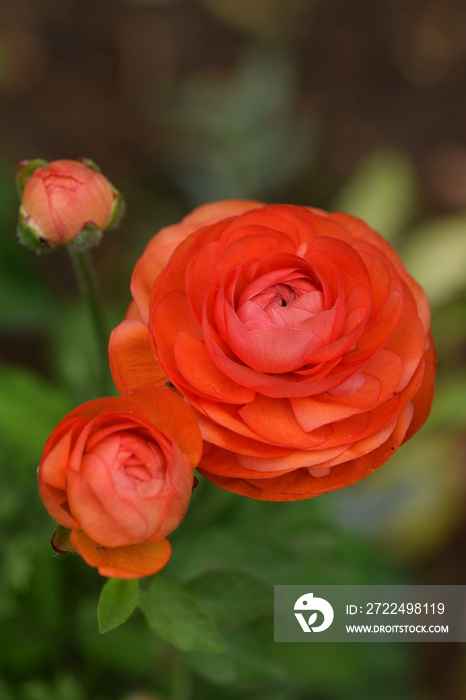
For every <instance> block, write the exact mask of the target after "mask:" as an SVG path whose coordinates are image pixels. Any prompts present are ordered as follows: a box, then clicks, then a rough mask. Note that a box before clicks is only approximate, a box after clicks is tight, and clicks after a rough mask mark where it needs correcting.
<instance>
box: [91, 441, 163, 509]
mask: <svg viewBox="0 0 466 700" xmlns="http://www.w3.org/2000/svg"><path fill="white" fill-rule="evenodd" d="M93 442H94V441H92V440H91V441H90V447H89V446H88V449H87V452H86V454H85V455H84V457H83V462H82V469H83V473H85V474H86V478H87V479H88V481H89V482H90V483H94V482H95V480H96V479H97V480H99V479H100V478H101V477H100V476H99V474H100V470H101V469H105V470H106V471H107V473H108V475H109V476H111V479H112V481H113V483H114V485H115V488H116V489H117V491H118V492H119V493H120V494H121V495H125V494H126V496H129V494H130V493H137V494H138V496H141V495H146V496H149V495H151V496H153V495H155V494H157V493H158V492H159V491H160V490H161V489H162V488H163V486H164V481H165V474H166V458H165V456H164V455H163V453H162V451H161V449H160V447H159V446H158V445H156V444H155V443H154V442H153V441H150V440H148V439H147V438H145V437H143V436H140V435H138V434H137V433H134V432H132V431H130V430H127V431H122V432H118V433H115V434H113V435H109V436H106V437H104V438H103V439H100V440H97V441H96V442H95V444H93Z"/></svg>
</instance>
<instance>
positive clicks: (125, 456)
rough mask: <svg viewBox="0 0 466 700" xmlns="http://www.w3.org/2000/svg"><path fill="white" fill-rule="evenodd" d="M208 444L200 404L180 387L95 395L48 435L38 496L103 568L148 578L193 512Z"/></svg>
mask: <svg viewBox="0 0 466 700" xmlns="http://www.w3.org/2000/svg"><path fill="white" fill-rule="evenodd" d="M201 452H202V440H201V436H200V432H199V428H198V425H197V423H196V420H195V418H194V416H193V414H192V411H191V410H190V409H189V408H188V406H187V405H186V404H185V403H184V402H183V400H182V399H181V398H179V397H178V396H176V395H175V394H174V393H173V392H170V391H168V390H166V389H160V388H156V387H141V388H138V389H135V390H134V391H130V392H128V393H127V394H126V395H124V396H121V397H120V398H115V397H111V398H103V399H96V400H94V401H89V402H88V403H85V404H83V405H82V406H79V407H78V408H76V409H74V410H73V411H71V413H69V414H68V415H67V416H66V417H65V418H63V420H61V421H60V423H59V424H58V425H57V426H56V428H55V430H54V431H53V433H52V434H51V435H50V437H49V439H48V440H47V442H46V445H45V448H44V451H43V454H42V458H41V462H40V465H39V470H38V479H39V492H40V496H41V498H42V500H43V502H44V505H45V507H46V508H47V510H48V512H49V514H50V515H51V516H52V518H54V519H55V520H56V521H57V522H58V523H59V524H60V525H62V526H63V527H65V528H68V529H70V530H71V536H70V539H71V544H72V545H73V547H74V549H75V550H76V551H77V552H78V553H79V554H80V555H81V556H82V557H83V558H84V559H85V561H86V562H87V563H88V564H89V565H90V566H95V567H97V568H98V570H99V573H100V574H102V576H114V577H117V578H140V577H141V576H149V575H150V574H153V573H155V572H156V571H159V570H160V569H161V568H162V567H163V566H165V564H166V563H167V561H168V559H169V558H170V553H171V548H170V544H169V543H168V541H167V539H166V536H167V535H169V534H170V533H171V532H172V531H173V530H175V528H177V527H178V525H179V524H180V522H181V520H182V519H183V517H184V515H185V512H186V509H187V507H188V503H189V500H190V496H191V491H192V487H193V479H194V477H193V469H194V468H195V467H196V466H197V464H198V462H199V458H200V455H201Z"/></svg>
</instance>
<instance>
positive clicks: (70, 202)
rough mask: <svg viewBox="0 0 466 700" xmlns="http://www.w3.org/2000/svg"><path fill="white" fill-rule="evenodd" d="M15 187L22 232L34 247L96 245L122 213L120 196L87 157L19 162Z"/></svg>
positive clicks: (24, 239)
mask: <svg viewBox="0 0 466 700" xmlns="http://www.w3.org/2000/svg"><path fill="white" fill-rule="evenodd" d="M17 186H18V191H19V194H20V197H21V206H20V209H19V220H18V235H19V238H20V240H21V242H22V243H24V244H25V245H27V246H28V247H30V248H33V249H34V250H36V251H42V250H50V249H52V248H54V247H56V246H58V245H63V244H68V243H71V241H73V245H74V246H75V247H78V248H81V249H86V248H89V247H91V246H94V245H96V244H97V243H99V242H100V239H101V237H102V231H105V230H107V229H109V228H113V227H114V226H115V225H116V224H117V223H118V221H119V220H120V218H121V216H122V214H123V209H124V202H123V198H122V196H121V194H120V193H119V192H118V190H116V189H115V187H113V185H112V184H111V183H110V182H109V181H108V180H107V178H106V177H104V176H103V175H102V173H101V172H100V170H99V168H98V167H97V166H96V165H95V163H93V161H91V160H89V159H80V160H56V161H53V162H51V163H46V161H43V160H32V161H21V162H20V163H19V164H18V171H17Z"/></svg>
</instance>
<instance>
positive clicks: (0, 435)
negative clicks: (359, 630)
mask: <svg viewBox="0 0 466 700" xmlns="http://www.w3.org/2000/svg"><path fill="white" fill-rule="evenodd" d="M465 28H466V3H465V2H464V1H463V0H378V1H377V2H373V0H94V1H92V0H46V1H45V2H37V1H36V0H15V2H11V3H7V2H6V0H3V2H1V5H0V134H1V136H0V225H1V233H0V324H1V325H0V343H1V350H0V379H1V383H0V387H1V388H0V446H1V449H2V452H1V453H0V458H1V472H0V527H1V530H0V533H2V534H0V540H1V541H0V552H1V555H0V559H1V561H0V625H1V626H2V627H1V628H0V630H1V631H0V644H2V645H3V644H6V646H7V647H8V651H7V652H5V654H4V653H3V652H2V654H1V655H0V697H1V698H2V700H3V698H5V700H10V698H14V700H18V699H19V700H42V699H44V700H45V698H48V699H50V698H52V699H56V700H82V698H86V699H87V698H93V699H94V700H107V698H118V700H120V698H121V699H123V698H124V700H137V699H139V700H143V699H144V698H147V700H149V699H150V698H152V700H155V699H156V698H173V700H187V698H189V697H193V698H194V697H203V698H211V697H212V698H218V697H225V698H239V697H242V698H243V697H244V698H249V697H251V698H254V699H255V700H256V699H259V700H260V699H261V698H264V699H265V698H267V700H308V699H309V700H310V699H311V698H312V699H313V700H340V699H341V700H348V699H350V700H351V699H352V698H355V699H356V698H357V700H365V699H366V698H367V700H369V698H371V699H372V698H375V697H377V698H380V699H387V700H392V699H393V698H397V700H402V699H403V698H406V699H407V700H418V699H419V700H437V699H438V700H440V698H441V699H442V700H461V698H464V697H466V678H465V675H464V667H465V662H466V658H465V653H464V645H463V646H460V645H453V644H424V645H419V646H417V645H408V646H409V647H410V649H407V648H406V647H404V646H401V645H385V644H383V645H373V647H372V649H371V650H368V649H367V648H366V645H340V646H339V648H337V646H338V645H335V646H334V645H322V647H326V646H327V647H328V648H326V649H320V651H319V652H318V653H317V652H314V647H315V646H316V645H313V653H317V657H316V659H317V660H314V663H312V662H311V661H310V660H309V659H308V658H307V657H306V656H305V655H304V656H303V653H304V652H303V653H301V652H299V653H298V652H297V653H296V658H295V659H294V666H293V659H290V658H288V657H289V656H290V652H289V651H288V656H287V653H286V652H281V654H282V657H283V658H281V659H280V662H279V661H274V662H273V663H274V664H275V663H276V664H277V667H278V666H279V664H280V663H281V664H282V666H283V669H285V670H284V671H283V674H284V675H281V676H277V677H276V676H275V675H274V673H273V672H272V670H271V669H272V666H273V664H272V662H271V661H270V658H269V657H264V658H262V657H261V656H260V654H259V652H258V651H257V649H258V648H259V646H260V645H259V643H257V645H256V646H257V649H256V651H257V654H258V658H259V661H258V662H257V664H256V666H254V669H255V671H254V672H252V671H251V670H250V668H249V667H248V670H247V672H245V671H244V659H243V661H242V662H241V663H243V665H241V663H240V662H239V661H238V658H237V656H234V654H233V651H232V655H233V656H232V658H234V659H236V660H235V661H234V663H233V662H232V663H233V666H232V667H231V668H233V671H232V670H231V668H230V667H228V669H226V670H225V671H224V677H223V678H221V672H219V671H217V674H216V673H215V669H214V668H213V666H214V665H215V664H212V662H209V660H208V659H207V660H206V659H205V658H204V659H202V658H201V659H199V658H197V657H191V658H190V660H189V661H188V662H187V663H188V665H190V667H191V669H194V681H192V685H191V686H190V688H191V690H189V691H188V690H186V688H187V686H186V685H185V686H183V685H181V686H179V685H178V686H177V685H176V684H175V686H174V689H173V687H172V685H170V683H169V681H168V680H166V678H165V675H164V674H165V666H166V664H165V661H166V658H168V657H166V655H167V653H168V652H167V651H166V650H165V649H164V648H162V649H159V647H158V646H157V644H156V643H155V642H154V641H153V639H152V638H151V637H147V634H148V633H147V632H146V631H145V629H144V627H143V625H142V622H141V621H140V620H139V619H137V620H136V621H134V625H133V627H131V625H132V624H133V621H131V622H130V623H128V624H127V625H126V626H125V627H127V628H128V630H129V631H125V632H124V631H121V633H120V632H117V633H110V634H109V636H108V637H102V638H99V637H98V635H97V634H94V633H95V613H94V612H93V610H94V607H95V603H96V600H97V596H98V591H99V587H100V586H101V583H102V582H101V580H100V579H99V577H98V576H97V575H96V574H95V572H88V571H87V570H86V572H85V573H83V569H84V568H85V567H84V565H83V564H82V562H75V561H74V560H73V562H72V563H69V560H68V559H67V558H65V559H66V561H65V563H62V561H60V562H59V563H57V559H52V558H50V555H49V549H48V537H49V536H50V534H51V532H52V531H53V523H51V521H50V519H48V516H47V515H46V514H45V513H44V511H43V508H42V506H41V504H40V502H39V501H38V497H37V494H36V484H35V478H34V470H35V466H36V464H37V460H38V457H39V455H40V452H41V449H42V445H43V443H44V441H45V439H46V437H47V435H48V433H49V432H50V430H51V429H52V428H53V426H54V424H55V422H57V421H58V420H59V419H60V417H61V416H62V415H63V414H64V412H65V411H66V410H68V409H70V408H71V407H73V406H74V405H76V403H78V402H80V401H83V400H86V399H88V398H92V397H93V396H95V395H97V390H96V388H95V387H96V381H95V372H96V363H95V354H93V353H94V351H95V348H93V339H92V335H91V330H90V329H89V328H88V326H87V319H86V317H85V314H84V312H83V308H82V306H81V304H80V300H79V295H78V291H77V287H76V283H75V281H74V279H73V274H72V269H71V266H70V265H69V263H68V260H67V257H66V253H65V252H63V251H58V252H55V253H54V254H53V255H43V256H35V255H32V254H30V253H29V252H28V251H26V250H25V249H24V248H22V247H20V246H19V245H18V244H17V242H16V238H15V227H16V215H17V208H18V201H17V197H16V193H15V189H14V173H15V166H16V163H17V162H18V161H19V160H22V159H30V158H44V159H46V160H54V159H59V158H75V157H78V156H87V157H90V158H92V159H94V160H95V161H96V162H97V163H98V164H99V165H100V167H101V168H102V170H103V172H104V174H105V175H107V177H108V178H109V179H110V180H111V181H112V182H113V183H114V184H115V186H117V187H118V188H119V189H120V190H121V191H122V192H123V194H124V196H125V198H126V202H127V214H126V216H125V218H124V220H123V222H122V224H121V226H120V228H119V229H118V230H117V231H115V232H111V233H109V234H107V235H106V237H105V240H104V243H103V244H102V245H101V246H100V248H99V249H98V250H96V251H94V252H93V258H94V260H95V263H96V267H97V271H98V275H99V281H100V286H101V290H102V295H103V298H104V300H105V303H106V308H107V313H108V325H109V329H110V328H111V327H112V325H115V324H116V323H118V322H119V320H120V319H121V318H122V316H123V314H124V310H125V307H126V305H127V303H128V301H129V299H130V295H129V280H130V275H131V270H132V268H133V265H134V263H135V261H136V260H137V258H138V257H139V255H140V254H141V252H142V250H143V248H144V245H145V244H146V242H147V241H148V240H149V238H150V236H152V235H153V234H154V233H155V232H156V231H157V230H158V229H159V228H160V227H162V226H164V225H167V224H170V223H175V222H177V221H179V220H180V218H181V217H182V216H183V215H185V214H186V213H188V211H190V210H191V209H192V208H193V207H194V206H196V205H198V204H201V203H203V202H206V201H212V200H216V199H222V198H232V197H234V198H237V197H245V198H255V199H261V200H263V201H270V202H290V203H296V204H306V205H312V206H317V207H322V208H325V209H328V210H335V209H343V210H346V211H349V212H351V213H354V214H357V215H360V216H362V217H363V218H365V219H366V220H367V221H368V223H370V224H371V225H373V226H374V227H375V228H376V229H377V230H379V231H380V233H382V234H383V235H384V236H386V237H387V239H388V240H390V241H391V242H392V243H393V245H395V247H397V248H398V249H399V251H400V253H401V254H402V257H403V259H404V260H405V262H406V264H407V266H408V269H409V270H410V271H411V272H412V273H413V274H414V275H415V276H416V277H417V278H418V279H419V280H420V281H421V283H422V284H423V285H424V287H425V289H426V291H427V293H428V295H429V298H430V300H431V304H432V310H433V329H434V334H435V337H436V343H437V347H438V351H439V380H438V389H437V398H436V401H435V405H434V411H433V413H432V416H431V418H430V419H429V422H428V424H427V426H426V427H425V428H424V429H423V431H422V432H421V433H420V435H419V436H417V437H416V438H415V439H414V440H413V441H412V442H411V443H410V444H409V445H407V446H406V447H404V448H402V449H401V450H400V452H399V453H397V455H396V456H395V457H394V458H393V460H391V462H390V464H389V465H387V466H386V467H384V469H382V470H380V472H378V473H377V474H375V475H374V476H373V477H371V479H369V480H367V481H365V482H363V483H361V484H360V485H357V486H355V487H351V488H349V489H346V490H344V491H343V492H340V493H337V494H329V495H328V496H325V497H321V498H319V499H315V500H314V501H312V503H309V504H288V505H285V506H283V508H282V509H281V510H280V511H278V510H277V509H276V508H275V506H273V505H272V504H258V503H255V502H250V501H247V500H246V499H235V498H234V497H231V496H229V495H228V494H223V493H222V495H221V496H218V497H217V496H215V495H212V499H213V500H212V503H214V504H215V503H217V506H215V505H214V506H211V507H210V510H209V513H210V515H206V514H205V513H204V514H203V512H202V509H201V508H200V506H199V504H197V505H196V503H194V504H193V506H192V508H191V509H190V513H189V517H190V518H191V519H192V523H191V524H192V528H193V529H194V531H195V528H196V527H199V528H201V529H202V528H207V530H209V528H210V529H212V528H215V527H217V525H218V524H219V523H220V524H221V525H222V526H223V527H224V528H225V529H226V530H225V531H228V532H230V535H231V533H233V532H238V533H239V532H243V530H242V528H243V529H244V528H246V529H247V528H253V529H254V528H258V532H260V526H259V525H257V520H258V513H259V510H260V513H261V518H262V519H263V521H264V523H265V524H267V523H269V522H272V523H273V526H272V529H274V528H275V529H276V530H277V532H278V535H277V537H278V539H279V540H280V543H281V544H280V546H281V545H283V543H284V542H286V546H291V547H292V548H291V554H290V552H289V554H290V556H291V555H293V556H294V557H295V559H296V558H299V557H302V553H303V551H305V552H307V553H309V554H308V559H309V561H308V568H307V569H302V570H299V571H298V570H297V569H296V571H295V574H291V573H290V574H289V579H288V580H284V578H283V575H282V578H281V580H278V579H277V576H278V573H277V571H278V570H277V571H275V573H274V570H273V568H272V569H271V568H270V566H269V568H267V566H268V565H267V566H265V565H264V567H263V569H260V566H259V564H257V567H258V568H257V567H256V568H254V567H255V566H256V564H255V563H253V560H254V561H255V560H256V554H254V553H252V554H250V556H251V562H250V563H249V564H248V561H247V553H244V552H242V551H241V547H240V550H239V553H238V561H239V562H241V561H242V556H243V555H244V561H242V564H241V565H242V566H243V568H246V569H248V566H250V568H251V571H253V572H254V573H256V574H260V575H261V576H262V578H264V579H267V580H268V582H269V583H271V584H273V583H300V582H301V580H302V581H303V582H304V583H306V582H307V581H309V580H311V577H312V576H317V578H319V579H322V580H324V579H325V578H326V576H327V579H326V580H327V582H329V581H331V582H332V583H340V582H341V583H353V582H366V583H375V582H381V583H389V582H400V581H403V582H406V581H408V582H414V583H445V584H451V583H457V584H464V583H465V577H464V573H465V568H464V561H465V558H464V552H465V542H466V537H465V519H464V505H465V479H464V464H465V446H466V443H465V439H464V435H465V423H466V373H465V363H464V357H465V351H466V324H465V319H466V294H465V288H466V285H465V279H466V275H465V272H464V271H465V269H466V35H465ZM25 431H26V436H27V437H25ZM201 487H202V488H204V493H205V494H207V497H209V494H210V493H211V492H210V491H209V485H208V484H205V483H204V484H201ZM216 498H219V499H223V500H218V501H215V499H216ZM233 503H234V505H232V504H233ZM196 509H197V510H196ZM209 517H210V518H211V520H210V521H209ZM265 524H264V525H263V527H265ZM280 528H281V530H280ZM31 530H34V532H31ZM207 530H206V531H207ZM312 533H317V534H316V535H315V536H314V535H313V534H312ZM319 533H320V534H319ZM323 533H324V534H325V537H328V538H329V539H328V541H327V540H326V539H325V537H324V540H325V542H326V543H327V544H326V545H323V544H322V539H319V537H322V536H323ZM328 533H331V536H330V535H329V534H328ZM247 536H248V537H250V532H248V535H247ZM238 537H239V534H238ZM348 538H349V539H348ZM181 539H182V534H181V533H180V550H179V551H183V543H182V542H181ZM290 543H291V544H290ZM327 545H328V547H327ZM186 546H187V545H185V549H186ZM212 546H214V545H212ZM232 546H234V545H232ZM264 546H265V545H264ZM270 546H271V547H272V548H273V547H274V546H277V543H276V542H275V544H274V543H273V542H272V543H271V545H270ZM326 547H327V548H326ZM293 548H294V549H293ZM332 548H333V549H332ZM222 549H224V548H222V547H220V548H219V553H218V556H219V562H220V565H221V564H222V552H221V550H222ZM329 552H330V554H329ZM223 556H224V554H223ZM280 556H282V555H280ZM283 556H284V555H283ZM328 557H330V559H328ZM332 557H333V559H332ZM317 559H318V560H319V561H320V563H319V564H318V565H317V569H314V568H312V566H311V563H312V561H314V563H315V561H316V560H317ZM327 559H328V561H331V562H333V564H331V565H329V567H327V568H326V566H327V563H326V562H327ZM178 561H179V560H178ZM44 562H45V563H44ZM269 563H270V562H269ZM334 565H335V566H336V568H334V569H332V566H334ZM169 566H171V564H170V565H169ZM177 566H178V568H177ZM319 567H320V568H319ZM339 567H340V568H339ZM182 570H183V569H182V567H181V568H180V565H179V564H177V562H176V560H175V561H174V563H173V568H172V569H171V570H170V569H169V571H171V572H172V574H173V576H174V577H175V578H176V577H177V575H179V577H180V578H183V576H182ZM70 571H71V573H70ZM193 571H195V572H196V571H197V570H196V567H194V569H193ZM200 571H202V566H201V564H199V572H200ZM293 571H294V569H293ZM316 571H317V573H316ZM57 572H58V573H57ZM180 572H181V573H180ZM281 572H282V574H283V571H281ZM332 572H333V573H332ZM94 574H95V575H94ZM293 576H294V578H293ZM306 577H307V578H306ZM188 578H189V577H188ZM68 600H71V601H74V602H70V603H68ZM93 606H94V607H93ZM68 616H70V617H68ZM139 623H141V626H140V627H137V624H139ZM111 634H113V635H118V634H121V636H120V637H118V636H114V637H112V638H110V635H111ZM258 634H259V633H258ZM93 635H94V636H93ZM124 635H126V636H124ZM258 639H259V641H260V640H261V639H262V638H261V637H260V635H259V637H258ZM41 640H42V642H43V641H44V640H45V644H44V643H42V642H41ZM256 641H257V640H256ZM238 644H239V643H237V644H236V647H235V644H234V643H233V642H231V645H232V647H231V648H232V650H234V649H236V648H237V647H238ZM144 645H145V646H144ZM239 646H241V645H239ZM253 646H254V645H253ZM279 646H280V645H279ZM281 646H282V647H283V646H284V645H281ZM285 646H286V645H285ZM288 646H289V645H288ZM293 646H296V645H293ZM298 646H300V647H302V646H304V647H306V645H298ZM344 646H345V647H346V649H343V647H344ZM142 647H144V650H145V651H142V650H141V649H142ZM330 647H331V648H330ZM348 647H351V649H350V650H349V651H348ZM395 647H396V648H395ZM412 647H414V651H413V648H412ZM130 648H131V649H132V653H129V651H128V649H130ZM148 648H150V654H149V655H147V654H148ZM238 648H239V647H238ZM246 648H249V647H248V646H247V645H246ZM251 648H252V647H251ZM235 653H236V652H235ZM248 653H249V652H248ZM254 653H256V652H254V650H253V651H251V652H250V656H251V658H253V657H254ZM264 653H265V652H264ZM274 653H275V652H274ZM306 653H307V654H308V655H309V653H310V652H307V649H306ZM144 654H145V655H144ZM300 654H301V655H300ZM204 656H208V655H204ZM243 656H244V653H243ZM246 656H247V654H246ZM136 657H137V658H136ZM170 658H171V657H170ZM271 658H272V657H271ZM154 659H155V661H154ZM170 663H171V662H170ZM173 663H174V666H173V667H174V668H175V670H176V668H178V666H177V665H176V664H178V661H175V662H173ZM235 664H236V665H235ZM168 665H170V664H168ZM246 665H247V664H246ZM219 668H223V667H221V666H220V667H219ZM154 669H156V670H157V674H158V675H157V674H156V673H155V671H154ZM306 669H307V670H306ZM196 674H197V675H196ZM319 674H320V675H319ZM196 679H197V680H196ZM390 679H391V681H392V682H393V684H394V685H393V686H392V687H391V686H390V682H389V681H390ZM395 686H396V687H395ZM170 688H171V690H170ZM180 688H181V690H180ZM183 688H184V690H183ZM138 693H142V694H138ZM144 693H145V694H144ZM154 693H155V694H154ZM189 693H191V695H190V694H189Z"/></svg>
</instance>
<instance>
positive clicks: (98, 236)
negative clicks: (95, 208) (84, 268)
mask: <svg viewBox="0 0 466 700" xmlns="http://www.w3.org/2000/svg"><path fill="white" fill-rule="evenodd" d="M101 240H102V230H101V229H100V228H99V227H98V226H96V225H95V223H94V222H93V221H88V222H87V223H85V224H84V228H82V229H81V231H80V232H79V233H77V234H76V236H75V237H74V238H73V239H72V240H71V241H69V242H68V243H65V245H69V246H70V247H71V248H73V249H75V250H78V251H83V250H89V248H95V246H97V245H99V243H100V241H101Z"/></svg>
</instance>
